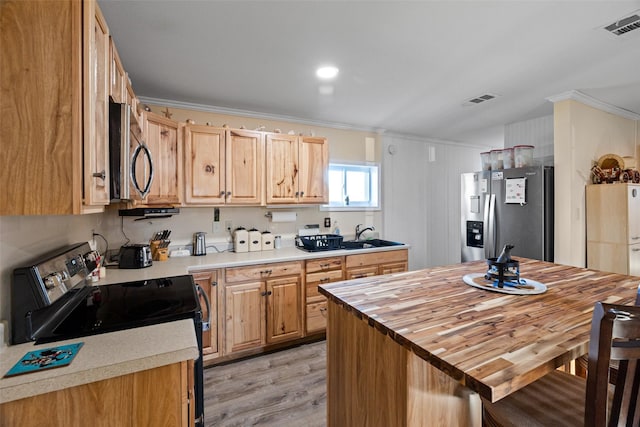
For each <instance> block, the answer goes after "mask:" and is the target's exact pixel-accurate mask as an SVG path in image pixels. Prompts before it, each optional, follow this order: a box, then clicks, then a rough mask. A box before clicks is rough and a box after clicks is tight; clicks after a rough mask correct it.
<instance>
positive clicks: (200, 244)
mask: <svg viewBox="0 0 640 427" xmlns="http://www.w3.org/2000/svg"><path fill="white" fill-rule="evenodd" d="M205 234H206V233H205V232H204V231H198V232H197V233H193V254H192V255H193V256H202V255H206V254H207V243H206V242H205V238H204V235H205Z"/></svg>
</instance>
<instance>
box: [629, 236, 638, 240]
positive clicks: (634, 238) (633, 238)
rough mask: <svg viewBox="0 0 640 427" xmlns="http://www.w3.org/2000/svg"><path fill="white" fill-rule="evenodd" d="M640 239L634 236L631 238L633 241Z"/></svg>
mask: <svg viewBox="0 0 640 427" xmlns="http://www.w3.org/2000/svg"><path fill="white" fill-rule="evenodd" d="M638 239H640V236H634V237H632V238H631V240H638Z"/></svg>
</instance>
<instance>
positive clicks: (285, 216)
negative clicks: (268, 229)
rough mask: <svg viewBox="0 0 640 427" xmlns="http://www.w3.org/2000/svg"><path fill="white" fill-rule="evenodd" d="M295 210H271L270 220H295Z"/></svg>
mask: <svg viewBox="0 0 640 427" xmlns="http://www.w3.org/2000/svg"><path fill="white" fill-rule="evenodd" d="M295 221H296V213H295V212H271V222H295Z"/></svg>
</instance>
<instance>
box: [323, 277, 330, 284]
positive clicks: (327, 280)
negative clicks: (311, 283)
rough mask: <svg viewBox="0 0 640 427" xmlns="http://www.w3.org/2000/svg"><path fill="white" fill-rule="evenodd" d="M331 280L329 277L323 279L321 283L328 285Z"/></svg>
mask: <svg viewBox="0 0 640 427" xmlns="http://www.w3.org/2000/svg"><path fill="white" fill-rule="evenodd" d="M330 280H331V279H330V278H328V277H323V278H322V279H320V283H328V282H329V281H330Z"/></svg>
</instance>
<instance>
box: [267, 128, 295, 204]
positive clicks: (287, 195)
mask: <svg viewBox="0 0 640 427" xmlns="http://www.w3.org/2000/svg"><path fill="white" fill-rule="evenodd" d="M266 152H267V178H266V182H265V185H266V187H267V204H269V203H297V202H298V172H299V169H298V168H299V166H298V137H297V136H295V135H285V134H276V133H274V134H267V136H266Z"/></svg>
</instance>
